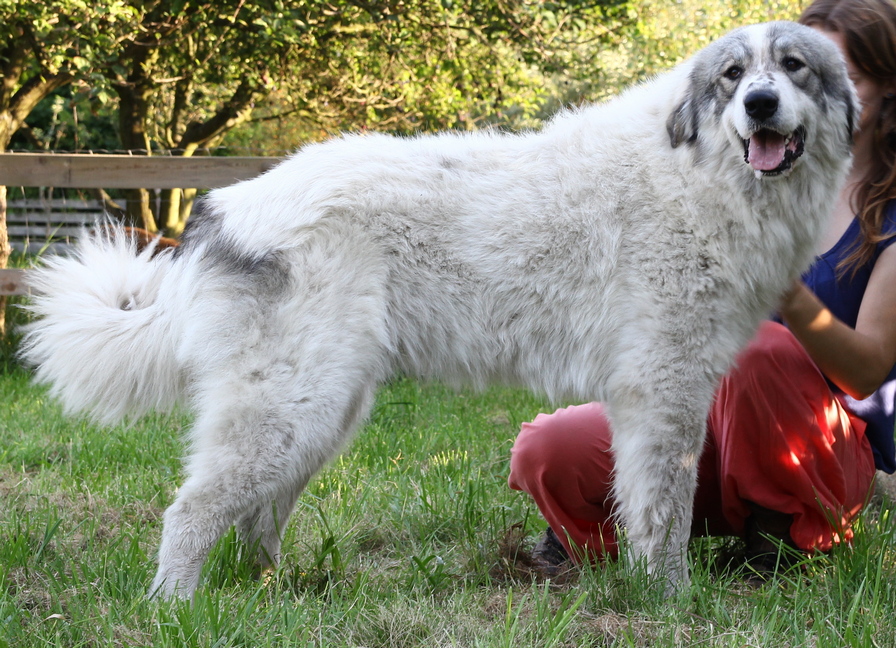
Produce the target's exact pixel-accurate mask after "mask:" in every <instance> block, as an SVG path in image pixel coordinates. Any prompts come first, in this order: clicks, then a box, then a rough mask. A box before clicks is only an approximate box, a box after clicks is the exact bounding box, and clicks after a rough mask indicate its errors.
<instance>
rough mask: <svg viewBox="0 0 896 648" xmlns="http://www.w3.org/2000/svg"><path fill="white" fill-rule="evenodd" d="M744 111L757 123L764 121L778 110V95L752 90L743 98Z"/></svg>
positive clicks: (767, 91)
mask: <svg viewBox="0 0 896 648" xmlns="http://www.w3.org/2000/svg"><path fill="white" fill-rule="evenodd" d="M744 109H745V110H746V111H747V114H748V115H749V116H750V117H752V118H753V119H755V120H757V121H764V120H766V119H768V118H769V117H771V116H773V115H774V114H775V112H776V111H777V110H778V95H777V94H775V93H774V92H772V91H771V90H754V91H753V92H750V93H749V94H747V96H746V97H744Z"/></svg>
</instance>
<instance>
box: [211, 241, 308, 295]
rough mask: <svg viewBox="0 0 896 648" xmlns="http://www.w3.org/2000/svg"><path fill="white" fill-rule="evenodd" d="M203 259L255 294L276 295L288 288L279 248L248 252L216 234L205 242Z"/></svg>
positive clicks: (288, 275)
mask: <svg viewBox="0 0 896 648" xmlns="http://www.w3.org/2000/svg"><path fill="white" fill-rule="evenodd" d="M207 243H208V244H207V246H206V248H205V251H204V253H203V259H204V260H207V261H208V262H209V263H210V264H211V265H212V266H213V267H214V269H215V271H216V272H217V273H219V274H220V275H222V276H226V277H228V278H232V279H233V281H234V282H235V283H236V284H238V285H239V284H242V285H244V286H245V288H246V289H247V290H248V291H250V292H252V293H253V294H254V295H256V296H259V297H260V296H264V295H267V296H270V297H279V296H282V295H284V294H286V292H287V291H288V290H289V287H290V282H291V275H290V267H289V263H288V262H287V260H286V256H285V254H284V253H283V252H282V251H280V250H266V251H262V252H258V253H252V252H250V251H248V250H244V249H240V248H239V247H238V246H237V245H236V244H234V243H233V242H232V241H230V240H228V239H227V238H225V237H224V236H221V235H218V236H217V237H215V238H214V239H213V240H211V241H208V242H207Z"/></svg>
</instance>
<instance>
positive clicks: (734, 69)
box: [724, 65, 744, 81]
mask: <svg viewBox="0 0 896 648" xmlns="http://www.w3.org/2000/svg"><path fill="white" fill-rule="evenodd" d="M743 74H744V69H743V68H742V67H740V66H739V65H732V66H731V67H730V68H728V69H727V70H725V73H724V77H725V78H726V79H730V80H731V81H737V80H738V79H739V78H741V77H742V76H743Z"/></svg>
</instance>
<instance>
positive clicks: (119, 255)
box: [19, 228, 184, 423]
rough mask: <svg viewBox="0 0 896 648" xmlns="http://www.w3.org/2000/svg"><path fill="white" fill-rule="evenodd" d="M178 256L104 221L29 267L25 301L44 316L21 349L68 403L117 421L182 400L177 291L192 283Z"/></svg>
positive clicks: (28, 332)
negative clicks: (178, 268) (68, 250)
mask: <svg viewBox="0 0 896 648" xmlns="http://www.w3.org/2000/svg"><path fill="white" fill-rule="evenodd" d="M175 265H179V264H178V263H177V259H175V257H174V254H173V251H172V250H165V251H163V252H161V253H156V249H155V246H153V245H151V246H149V247H148V248H146V249H144V250H143V251H142V252H140V251H138V249H137V242H136V241H135V240H134V239H133V238H132V237H129V236H128V235H127V234H126V233H125V232H124V230H122V229H112V228H104V229H103V230H102V231H100V232H99V233H95V234H90V235H85V236H83V237H82V238H81V239H80V240H79V242H78V244H77V246H76V249H75V252H74V254H73V255H72V256H68V257H63V256H56V257H48V258H47V259H46V260H45V262H44V263H43V265H42V267H40V268H37V269H35V270H33V271H31V274H30V275H29V280H28V281H29V285H30V287H31V290H32V294H33V297H32V300H31V303H30V305H29V306H27V307H26V308H27V309H28V310H29V311H31V313H32V314H33V315H34V316H35V318H37V321H35V322H34V323H32V324H29V325H27V326H26V327H24V331H25V335H24V338H23V341H22V346H21V348H20V352H19V355H20V357H21V359H22V360H24V362H25V363H26V364H28V365H31V366H33V367H35V377H36V379H37V381H38V382H41V383H47V384H49V385H50V393H51V394H52V395H53V396H55V397H58V398H59V399H60V400H61V401H62V403H63V405H64V406H65V408H66V410H68V411H70V412H83V413H86V414H88V415H89V416H91V418H94V419H96V420H97V421H100V422H103V423H111V422H115V421H119V420H121V419H124V418H130V417H137V416H140V415H141V414H145V413H146V412H148V411H151V410H156V411H165V410H168V409H170V408H171V407H172V406H173V405H174V404H175V403H176V402H177V401H178V399H179V397H180V395H181V393H182V383H183V377H182V375H181V374H182V372H181V371H180V369H179V367H178V363H177V361H176V349H175V348H174V346H173V345H175V344H176V341H177V340H178V339H179V338H180V336H179V329H180V327H181V326H182V322H181V321H180V319H181V318H180V317H179V313H178V312H176V310H175V309H174V304H176V303H178V302H177V300H176V299H174V295H171V294H169V293H170V292H172V291H174V292H176V291H177V290H178V285H180V286H183V285H184V283H183V282H182V281H175V279H182V277H177V275H178V274H180V273H174V272H172V268H173V267H174V266H175Z"/></svg>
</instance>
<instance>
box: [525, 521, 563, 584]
mask: <svg viewBox="0 0 896 648" xmlns="http://www.w3.org/2000/svg"><path fill="white" fill-rule="evenodd" d="M532 560H533V561H535V564H536V565H538V567H539V568H540V569H541V571H543V572H544V573H545V574H546V575H548V576H556V575H557V574H558V573H560V571H561V569H562V568H563V567H564V566H565V565H566V563H568V562H569V554H568V553H567V552H566V547H564V546H563V543H562V542H560V539H559V538H558V537H557V534H556V533H554V530H553V529H552V528H551V527H548V528H547V530H546V531H545V532H544V535H543V536H542V537H541V540H539V541H538V542H537V543H536V545H535V548H533V549H532Z"/></svg>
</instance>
